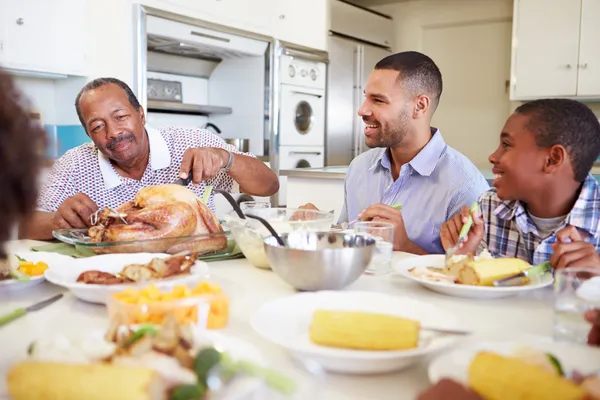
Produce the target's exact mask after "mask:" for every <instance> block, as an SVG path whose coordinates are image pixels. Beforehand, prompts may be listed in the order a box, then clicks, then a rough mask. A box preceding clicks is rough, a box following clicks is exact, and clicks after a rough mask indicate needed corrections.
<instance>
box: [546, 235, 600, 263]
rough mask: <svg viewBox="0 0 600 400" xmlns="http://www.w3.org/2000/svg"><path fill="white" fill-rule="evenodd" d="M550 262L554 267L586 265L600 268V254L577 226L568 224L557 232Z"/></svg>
mask: <svg viewBox="0 0 600 400" xmlns="http://www.w3.org/2000/svg"><path fill="white" fill-rule="evenodd" d="M552 248H553V249H554V254H552V257H551V258H550V264H552V267H553V268H554V269H562V268H573V267H580V268H581V267H584V268H598V269H600V256H599V255H598V253H597V252H596V248H595V247H594V245H593V244H591V243H588V242H585V241H584V240H583V239H582V237H581V234H580V233H579V231H578V230H577V228H575V227H574V226H571V225H569V226H566V227H565V228H564V229H562V230H560V231H559V232H557V233H556V243H554V244H553V245H552Z"/></svg>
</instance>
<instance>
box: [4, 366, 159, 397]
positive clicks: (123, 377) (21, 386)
mask: <svg viewBox="0 0 600 400" xmlns="http://www.w3.org/2000/svg"><path fill="white" fill-rule="evenodd" d="M6 379H7V386H8V392H9V394H10V396H11V398H12V399H13V400H31V399H45V400H80V399H86V400H105V399H111V400H162V399H164V393H165V392H166V387H165V383H164V381H163V380H162V379H161V378H160V376H159V374H158V373H157V372H156V371H154V370H152V369H149V368H143V367H137V368H133V367H129V366H119V365H111V364H100V363H98V364H89V365H86V364H63V363H54V362H38V361H25V362H21V363H18V364H16V365H15V366H14V367H13V368H11V370H10V371H9V373H8V375H7V378H6Z"/></svg>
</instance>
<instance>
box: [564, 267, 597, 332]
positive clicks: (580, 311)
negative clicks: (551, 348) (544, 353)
mask: <svg viewBox="0 0 600 400" xmlns="http://www.w3.org/2000/svg"><path fill="white" fill-rule="evenodd" d="M595 308H600V270H597V269H592V268H566V269H561V270H558V271H556V273H555V275H554V339H555V340H562V341H568V342H577V343H582V344H586V343H587V337H588V333H589V331H590V329H591V325H590V324H589V323H588V322H587V321H586V320H585V318H584V314H585V312H586V311H588V310H592V309H595Z"/></svg>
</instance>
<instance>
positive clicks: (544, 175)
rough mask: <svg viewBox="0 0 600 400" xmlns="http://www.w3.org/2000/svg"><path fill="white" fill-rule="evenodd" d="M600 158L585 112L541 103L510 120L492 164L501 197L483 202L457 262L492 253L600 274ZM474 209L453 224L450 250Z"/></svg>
mask: <svg viewBox="0 0 600 400" xmlns="http://www.w3.org/2000/svg"><path fill="white" fill-rule="evenodd" d="M599 155H600V122H599V121H598V118H597V117H596V116H595V115H594V113H593V112H592V111H591V110H590V109H589V108H588V107H587V106H585V105H584V104H582V103H579V102H576V101H573V100H567V99H546V100H535V101H531V102H528V103H525V104H523V105H521V106H520V107H518V108H517V109H516V110H515V112H514V113H513V114H512V115H511V116H510V117H509V118H508V120H507V121H506V124H505V125H504V128H503V130H502V133H501V134H500V145H499V147H498V149H497V150H496V151H495V152H494V153H493V154H492V155H490V157H489V160H490V162H491V163H492V164H493V172H494V182H493V186H494V189H491V190H489V191H487V192H485V193H484V194H483V195H482V196H481V197H480V198H479V212H478V213H474V215H473V226H472V227H471V230H470V232H469V236H468V239H467V240H466V241H465V242H464V243H463V245H462V246H461V248H460V249H459V250H457V254H465V253H469V252H471V253H478V252H481V251H482V250H483V249H487V250H488V251H489V252H490V253H491V254H492V255H493V256H494V257H517V258H520V259H523V260H525V261H527V262H529V263H531V264H534V265H535V264H538V263H542V262H545V261H549V260H550V261H551V262H552V264H553V266H554V267H555V268H565V267H573V266H586V267H594V266H595V267H598V268H600V257H599V256H598V249H599V248H600V186H599V185H598V183H597V182H596V180H595V179H594V177H593V176H592V175H591V174H590V170H591V168H592V165H593V164H594V162H595V161H596V159H597V158H598V156H599ZM468 215H469V209H468V208H466V207H464V208H463V210H462V212H461V213H460V214H457V215H456V216H454V217H453V218H452V219H450V220H449V221H447V222H446V223H445V224H444V225H443V226H442V229H441V232H440V236H441V241H442V245H443V247H444V249H448V248H449V247H451V246H454V244H455V243H456V242H457V240H458V235H459V231H460V228H461V227H462V225H463V223H465V222H466V220H467V217H468Z"/></svg>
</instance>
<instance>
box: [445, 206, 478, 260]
mask: <svg viewBox="0 0 600 400" xmlns="http://www.w3.org/2000/svg"><path fill="white" fill-rule="evenodd" d="M470 212H471V210H470V208H469V207H467V206H463V208H462V210H461V212H460V213H459V214H456V215H455V216H454V217H452V218H450V219H449V220H448V221H446V222H445V223H444V225H442V229H441V230H440V240H441V241H442V247H444V250H448V249H449V248H451V247H454V246H456V243H458V236H459V235H460V230H461V229H462V227H463V225H464V224H466V223H467V220H468V218H469V213H470ZM472 216H473V225H471V229H470V230H469V233H468V236H467V240H465V241H464V242H463V243H462V245H461V246H460V248H459V249H457V250H456V254H467V253H471V254H475V252H476V251H477V246H479V243H481V241H482V240H483V232H484V229H483V219H482V218H481V216H480V215H479V212H477V211H473V212H472Z"/></svg>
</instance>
